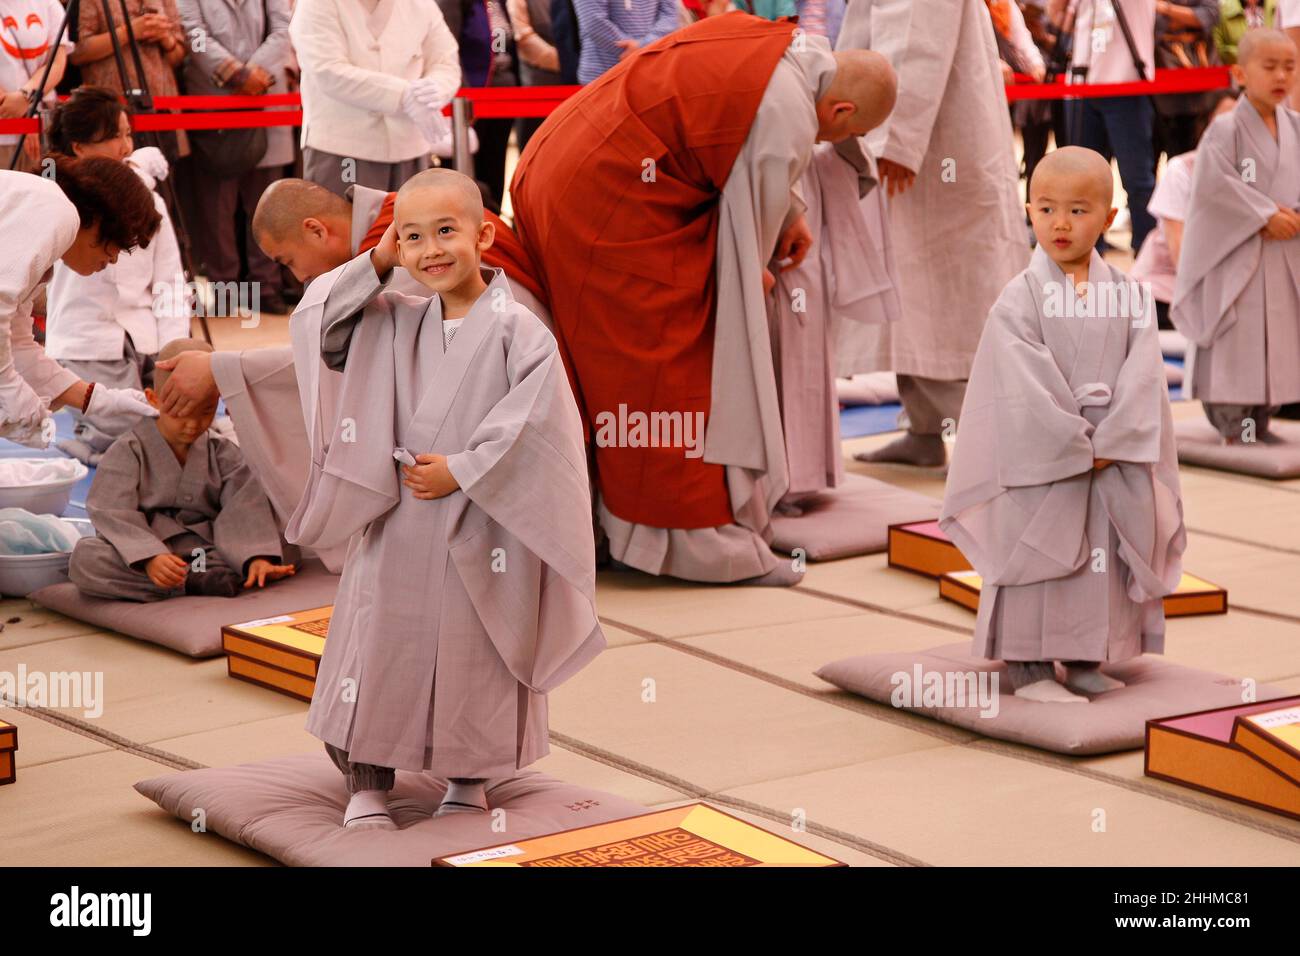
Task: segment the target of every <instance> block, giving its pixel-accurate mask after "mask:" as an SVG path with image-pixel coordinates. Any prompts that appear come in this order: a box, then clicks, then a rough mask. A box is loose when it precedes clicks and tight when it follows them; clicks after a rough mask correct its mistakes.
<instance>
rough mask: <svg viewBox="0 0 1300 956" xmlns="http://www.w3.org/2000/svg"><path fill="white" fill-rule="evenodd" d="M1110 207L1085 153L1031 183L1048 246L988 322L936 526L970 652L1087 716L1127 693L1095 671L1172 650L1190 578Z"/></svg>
mask: <svg viewBox="0 0 1300 956" xmlns="http://www.w3.org/2000/svg"><path fill="white" fill-rule="evenodd" d="M1111 192H1112V187H1111V175H1110V167H1109V164H1108V163H1107V162H1106V161H1105V160H1104V159H1103V158H1102V157H1101V156H1100V155H1099V154H1097V153H1095V152H1093V151H1092V150H1087V149H1080V148H1078V147H1067V148H1064V149H1059V150H1056V151H1055V152H1052V153H1049V154H1048V155H1047V156H1046V157H1045V158H1044V159H1043V161H1042V162H1040V163H1039V164H1038V167H1037V168H1036V169H1035V170H1034V178H1033V181H1032V182H1031V183H1030V187H1029V199H1030V201H1029V204H1028V205H1029V215H1030V219H1031V221H1032V223H1033V227H1034V235H1035V236H1036V237H1037V239H1038V248H1037V249H1036V250H1035V251H1034V254H1033V257H1032V258H1031V260H1030V263H1029V268H1028V269H1026V270H1025V271H1024V272H1022V273H1021V274H1020V275H1018V276H1016V277H1015V278H1014V279H1012V280H1011V282H1010V283H1008V285H1007V287H1006V288H1005V289H1004V290H1003V292H1002V295H1001V296H1000V297H999V298H998V301H997V303H996V304H995V305H994V307H993V310H992V311H991V312H990V313H989V318H988V323H987V324H986V325H985V327H984V333H983V336H982V337H981V338H980V344H979V349H978V350H977V352H976V355H975V365H974V368H973V369H972V372H971V378H970V384H969V386H968V388H967V391H966V399H965V403H964V404H963V406H962V413H961V420H960V424H959V425H958V428H957V444H956V447H955V448H954V450H953V459H952V467H951V469H950V470H949V473H948V486H947V489H946V494H945V496H944V502H943V511H942V514H941V516H940V519H939V524H940V527H942V528H943V529H944V531H945V532H947V534H948V535H949V536H950V537H951V538H952V539H953V541H954V542H956V544H957V546H958V547H960V548H961V550H962V553H963V554H965V555H966V557H967V558H968V559H969V560H970V562H971V564H972V565H974V567H975V569H976V570H977V571H978V572H979V573H980V576H981V578H982V579H983V590H982V592H981V594H980V604H979V619H978V622H977V624H976V628H975V653H976V654H977V655H978V656H980V657H985V658H990V659H996V660H1003V661H1006V662H1007V673H1008V676H1009V678H1010V680H1011V683H1012V686H1013V687H1014V689H1015V693H1016V696H1018V697H1023V698H1025V699H1028V700H1033V701H1040V702H1043V703H1080V704H1086V703H1088V700H1089V695H1096V694H1100V693H1105V692H1106V691H1109V690H1112V689H1114V688H1117V687H1121V686H1123V685H1122V684H1121V682H1120V681H1118V680H1116V679H1115V678H1113V677H1110V676H1108V675H1106V674H1104V673H1102V670H1101V665H1102V664H1105V663H1107V662H1110V661H1122V660H1126V659H1128V658H1130V657H1136V656H1138V655H1139V654H1142V653H1145V652H1153V653H1159V652H1160V651H1162V650H1163V647H1164V631H1165V626H1164V609H1163V604H1162V598H1163V597H1164V596H1165V595H1166V594H1169V593H1171V592H1172V591H1173V589H1174V588H1175V587H1176V586H1177V584H1178V581H1179V578H1180V577H1181V576H1182V553H1183V549H1184V547H1185V545H1186V537H1187V536H1186V533H1185V531H1184V529H1183V520H1182V504H1181V500H1180V493H1179V485H1178V461H1177V457H1176V452H1175V448H1174V440H1173V421H1172V418H1171V415H1170V411H1169V396H1168V393H1167V391H1166V387H1165V373H1164V364H1163V361H1162V359H1161V356H1160V346H1159V341H1158V339H1157V335H1156V321H1155V311H1154V304H1153V303H1152V302H1151V301H1150V297H1149V296H1146V295H1145V294H1143V293H1142V292H1141V291H1140V290H1139V288H1138V286H1137V284H1136V283H1134V282H1132V281H1131V280H1130V279H1128V277H1127V276H1125V275H1124V274H1123V273H1122V272H1120V271H1119V270H1118V269H1115V268H1114V267H1112V266H1109V265H1107V264H1106V263H1105V262H1104V261H1103V260H1102V258H1101V256H1100V255H1099V254H1098V253H1097V251H1096V249H1095V248H1094V247H1095V245H1096V242H1097V238H1098V236H1100V235H1101V234H1102V232H1104V231H1105V229H1106V227H1107V226H1108V225H1109V224H1110V222H1111V221H1112V220H1113V219H1114V218H1115V209H1114V208H1113V207H1112V206H1111V199H1112V197H1111ZM1057 661H1060V662H1061V663H1062V664H1063V665H1064V668H1065V682H1064V686H1062V684H1060V683H1058V682H1057V674H1056V668H1055V662H1057Z"/></svg>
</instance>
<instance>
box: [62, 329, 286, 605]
mask: <svg viewBox="0 0 1300 956" xmlns="http://www.w3.org/2000/svg"><path fill="white" fill-rule="evenodd" d="M186 350H197V351H202V352H211V351H212V346H210V345H209V344H208V343H206V342H204V341H202V340H200V339H173V340H172V341H171V342H168V343H167V344H166V345H164V346H163V348H162V349H161V350H160V351H159V353H158V357H159V359H160V360H166V359H169V358H172V357H173V356H175V355H179V354H180V353H181V352H184V351H186ZM168 374H169V373H168V372H166V371H164V370H162V369H159V370H157V372H156V374H155V378H154V386H155V387H154V388H151V389H146V390H145V397H146V398H148V399H149V403H150V404H151V405H153V406H154V407H155V408H157V407H158V393H157V390H159V389H161V388H162V386H163V383H164V382H165V381H166V380H167V375H168ZM217 399H218V396H217V394H216V392H215V391H214V392H213V394H212V396H211V399H210V400H209V401H208V402H207V403H205V404H204V405H203V406H202V407H201V408H199V409H198V410H197V411H196V412H195V413H194V414H193V415H190V416H186V417H183V418H182V417H177V416H174V415H169V414H166V413H160V414H159V415H158V417H157V418H146V419H144V420H143V421H141V422H139V423H138V424H137V425H136V426H135V427H134V428H132V429H131V430H130V431H128V432H126V433H125V434H123V435H122V436H120V437H119V438H118V439H117V440H116V441H114V442H113V444H112V445H110V446H109V448H108V451H106V452H105V453H104V457H103V459H102V460H101V461H100V463H99V467H98V470H97V471H96V473H95V480H94V481H93V482H92V483H91V486H90V493H89V494H88V495H87V496H86V512H87V514H89V516H90V521H91V523H92V524H93V525H94V526H95V531H96V537H93V538H83V539H81V540H80V541H78V542H77V546H76V548H75V549H74V550H73V552H72V558H71V560H70V562H69V566H68V576H69V577H70V578H71V579H72V581H73V583H74V584H76V585H77V587H78V588H79V589H80V590H81V591H82V592H83V593H85V594H89V595H91V596H93V597H102V598H120V599H124V600H130V601H158V600H161V599H163V598H168V597H175V596H178V595H182V594H194V595H204V596H209V597H234V596H235V595H237V594H239V593H241V592H242V591H243V590H244V589H245V588H251V587H253V586H254V585H256V586H257V587H264V586H265V585H266V584H267V582H268V581H274V580H276V579H277V578H282V577H285V576H286V575H291V574H293V573H294V568H293V566H292V565H288V564H283V563H282V551H283V545H282V542H281V539H280V533H279V530H278V528H277V526H276V523H275V516H274V515H273V513H272V511H271V504H270V502H269V501H268V500H267V498H266V495H265V493H264V492H263V491H262V487H261V485H260V484H258V482H257V479H256V478H254V477H253V473H252V471H250V470H249V468H248V466H247V465H246V464H245V463H244V456H243V454H242V453H241V452H240V450H239V447H238V446H237V445H236V444H235V443H234V442H232V441H230V440H229V439H227V438H223V437H220V436H218V435H216V434H215V433H212V432H209V431H208V427H209V426H210V425H211V424H212V419H213V416H214V415H215V414H216V411H217ZM200 557H201V560H200Z"/></svg>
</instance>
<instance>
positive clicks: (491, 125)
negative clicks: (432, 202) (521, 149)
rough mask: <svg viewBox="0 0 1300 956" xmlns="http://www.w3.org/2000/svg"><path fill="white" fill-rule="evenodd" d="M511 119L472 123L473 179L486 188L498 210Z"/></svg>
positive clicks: (501, 194) (504, 179)
mask: <svg viewBox="0 0 1300 956" xmlns="http://www.w3.org/2000/svg"><path fill="white" fill-rule="evenodd" d="M514 126H515V121H514V120H512V119H481V120H475V121H474V131H475V132H476V133H478V152H477V153H475V154H474V178H475V179H477V180H478V181H479V182H480V183H482V184H483V185H484V186H486V187H487V190H488V192H489V193H490V194H491V198H492V202H493V204H495V206H496V208H497V209H498V210H499V209H500V208H501V198H502V196H504V195H505V189H506V150H507V149H508V148H509V146H510V131H511V130H512V129H514Z"/></svg>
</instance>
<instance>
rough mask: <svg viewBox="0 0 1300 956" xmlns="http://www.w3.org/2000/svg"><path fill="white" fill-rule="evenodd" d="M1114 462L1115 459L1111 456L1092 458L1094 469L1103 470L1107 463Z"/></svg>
mask: <svg viewBox="0 0 1300 956" xmlns="http://www.w3.org/2000/svg"><path fill="white" fill-rule="evenodd" d="M1113 464H1115V462H1114V460H1113V459H1110V458H1094V459H1093V460H1092V470H1093V471H1101V470H1102V469H1103V468H1105V467H1106V466H1107V465H1113Z"/></svg>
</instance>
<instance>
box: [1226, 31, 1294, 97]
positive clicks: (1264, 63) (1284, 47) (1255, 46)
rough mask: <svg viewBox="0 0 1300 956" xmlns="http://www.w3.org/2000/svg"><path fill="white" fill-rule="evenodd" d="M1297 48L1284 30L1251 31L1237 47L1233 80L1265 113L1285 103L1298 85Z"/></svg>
mask: <svg viewBox="0 0 1300 956" xmlns="http://www.w3.org/2000/svg"><path fill="white" fill-rule="evenodd" d="M1295 71H1296V45H1295V43H1294V42H1293V41H1292V40H1291V38H1290V37H1289V36H1287V35H1286V34H1285V33H1283V32H1282V31H1281V30H1263V29H1261V30H1247V31H1246V35H1245V36H1244V37H1242V40H1241V44H1240V45H1239V46H1238V47H1237V62H1236V63H1235V64H1234V65H1233V67H1232V76H1233V79H1235V80H1236V81H1237V85H1238V86H1240V87H1241V88H1242V89H1243V90H1244V91H1245V93H1246V98H1247V99H1249V100H1250V102H1251V103H1252V104H1254V106H1255V107H1256V108H1257V109H1259V110H1260V111H1261V112H1269V113H1271V112H1272V110H1273V109H1275V108H1276V107H1277V106H1278V105H1279V104H1281V103H1285V102H1286V98H1287V96H1288V95H1290V93H1291V87H1292V86H1293V85H1295Z"/></svg>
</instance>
